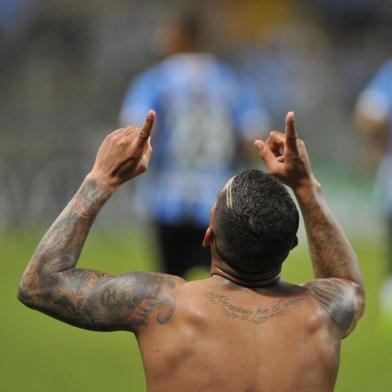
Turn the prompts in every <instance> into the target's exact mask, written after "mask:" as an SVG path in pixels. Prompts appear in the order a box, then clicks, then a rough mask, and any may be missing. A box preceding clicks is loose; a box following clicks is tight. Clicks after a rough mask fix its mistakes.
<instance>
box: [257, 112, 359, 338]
mask: <svg viewBox="0 0 392 392" xmlns="http://www.w3.org/2000/svg"><path fill="white" fill-rule="evenodd" d="M255 143H256V147H257V149H258V150H259V154H260V156H261V158H262V159H263V160H264V162H265V163H266V166H267V167H268V169H269V171H270V173H271V174H273V175H274V176H276V177H277V178H278V179H280V180H281V181H282V182H283V183H285V184H286V185H288V186H290V187H291V188H292V189H293V191H294V193H295V196H296V198H297V200H298V203H299V205H300V208H301V211H302V215H303V218H304V221H305V227H306V233H307V237H308V243H309V250H310V256H311V259H312V264H313V270H314V274H315V277H316V280H314V281H312V282H309V283H306V284H305V286H306V287H308V288H309V290H310V293H311V294H312V296H313V297H314V298H315V299H316V300H317V301H318V302H319V304H320V305H321V306H322V308H323V309H324V310H325V311H326V313H327V314H328V316H329V318H330V320H331V321H332V323H333V325H334V326H335V327H336V328H337V329H338V330H339V332H340V333H341V335H342V336H343V337H344V336H347V335H348V334H349V333H350V332H351V330H352V329H353V328H354V326H355V324H356V322H357V320H358V319H359V318H360V317H361V315H362V314H363V309H364V288H363V283H362V278H361V273H360V270H359V265H358V262H357V259H356V256H355V253H354V251H353V249H352V247H351V245H350V243H349V241H348V240H347V237H346V236H345V234H344V232H343V230H342V229H341V227H340V226H339V224H338V222H337V221H336V219H335V218H334V216H333V214H332V212H331V211H330V209H329V207H328V205H327V203H326V200H325V198H324V196H323V194H322V191H321V186H320V184H319V183H318V181H317V180H316V179H315V177H314V176H313V173H312V170H311V166H310V161H309V157H308V154H307V151H306V148H305V145H304V143H303V141H302V140H300V139H298V138H297V135H296V132H295V128H294V114H293V113H288V115H287V117H286V129H285V134H282V133H280V132H272V133H271V134H270V136H269V137H268V139H267V141H266V142H262V141H260V140H258V141H256V142H255Z"/></svg>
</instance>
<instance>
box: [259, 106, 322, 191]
mask: <svg viewBox="0 0 392 392" xmlns="http://www.w3.org/2000/svg"><path fill="white" fill-rule="evenodd" d="M255 146H256V148H257V150H258V153H259V156H260V157H261V159H262V160H263V161H264V163H265V165H266V166H267V169H268V171H269V173H270V174H272V175H273V176H275V177H277V178H278V179H279V180H280V181H281V182H283V183H284V184H286V185H288V186H289V187H291V188H292V189H293V190H294V192H297V191H299V190H300V189H302V188H307V187H312V185H314V184H317V181H316V179H315V177H314V176H313V173H312V169H311V165H310V160H309V156H308V153H307V151H306V147H305V144H304V142H303V141H302V140H301V139H299V138H298V137H297V134H296V131H295V126H294V113H293V112H288V113H287V115H286V122H285V133H282V132H278V131H272V132H271V133H270V135H269V136H268V138H267V139H266V140H265V141H262V140H256V141H255Z"/></svg>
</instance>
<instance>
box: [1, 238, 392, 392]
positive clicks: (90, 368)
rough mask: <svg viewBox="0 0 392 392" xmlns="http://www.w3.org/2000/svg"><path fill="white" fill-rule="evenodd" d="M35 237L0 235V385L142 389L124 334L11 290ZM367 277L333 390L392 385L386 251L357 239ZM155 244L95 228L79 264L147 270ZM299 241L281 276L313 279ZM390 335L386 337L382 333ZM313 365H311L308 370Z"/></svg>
mask: <svg viewBox="0 0 392 392" xmlns="http://www.w3.org/2000/svg"><path fill="white" fill-rule="evenodd" d="M38 239H39V236H36V235H22V234H20V233H19V234H13V235H6V236H3V237H2V239H0V260H1V267H2V272H1V275H0V294H1V305H2V306H1V334H0V339H1V342H0V372H1V373H0V374H1V377H0V391H1V392H14V391H15V392H25V391H29V392H35V391H37V392H38V391H39V392H47V391H50V392H52V391H56V392H63V391H72V392H79V391H80V392H82V391H83V392H89V391H95V392H100V391H116V392H121V391H127V392H129V391H136V392H138V391H144V390H145V384H144V375H143V366H142V363H141V359H140V355H139V353H138V348H137V343H136V341H135V339H134V337H133V336H132V335H130V334H128V333H122V332H121V333H120V332H115V333H96V332H88V331H83V330H80V329H77V328H74V327H71V326H68V325H65V324H62V323H60V322H58V321H56V320H52V319H50V318H49V317H47V316H44V315H42V314H40V313H38V312H34V311H31V310H29V309H27V308H26V307H24V306H23V305H21V304H20V303H19V302H18V301H17V299H16V296H15V293H16V289H17V285H18V282H19V279H20V276H21V273H22V271H23V269H24V267H25V265H26V264H27V262H28V260H29V258H30V256H31V254H32V252H33V250H34V248H35V245H36V243H37V241H38ZM354 245H355V249H356V251H357V254H358V256H359V259H360V261H361V267H362V271H363V274H364V278H365V283H366V293H367V308H366V313H365V316H364V318H363V319H362V320H361V322H360V323H359V325H358V327H357V329H356V330H355V331H354V333H353V334H352V335H351V336H350V337H349V338H348V339H346V340H345V341H344V342H343V345H342V358H341V366H340V373H339V376H338V383H337V387H336V391H341V392H342V391H344V392H346V391H355V392H361V391H363V392H374V391H377V392H388V391H392V385H391V384H392V376H391V371H392V367H391V366H392V327H389V329H388V325H387V324H386V323H383V321H382V319H381V318H380V317H379V313H378V307H377V295H378V286H379V283H380V281H381V277H382V259H383V254H384V251H383V249H382V247H381V246H380V244H379V243H377V241H355V242H354ZM152 260H155V257H154V248H153V246H152V244H151V243H150V242H148V241H147V240H146V237H145V236H143V235H142V234H137V235H133V236H132V235H130V234H129V235H125V234H123V235H121V236H120V237H119V236H116V237H111V236H107V235H103V234H97V233H93V234H92V236H91V237H90V238H89V240H88V243H87V246H86V248H85V250H84V252H83V255H82V258H81V263H80V266H83V267H89V268H94V269H98V270H104V271H109V272H113V273H122V272H126V271H130V270H153V269H156V268H155V267H156V265H154V263H153V262H152ZM311 276H312V275H311V270H310V265H309V258H308V255H307V250H306V247H305V246H300V247H299V248H297V250H295V251H293V253H292V256H291V257H290V258H289V261H288V262H287V265H286V266H285V268H284V278H285V279H286V280H289V281H293V282H301V281H303V280H308V279H310V278H311ZM388 336H389V338H388ZM309 371H311V369H309Z"/></svg>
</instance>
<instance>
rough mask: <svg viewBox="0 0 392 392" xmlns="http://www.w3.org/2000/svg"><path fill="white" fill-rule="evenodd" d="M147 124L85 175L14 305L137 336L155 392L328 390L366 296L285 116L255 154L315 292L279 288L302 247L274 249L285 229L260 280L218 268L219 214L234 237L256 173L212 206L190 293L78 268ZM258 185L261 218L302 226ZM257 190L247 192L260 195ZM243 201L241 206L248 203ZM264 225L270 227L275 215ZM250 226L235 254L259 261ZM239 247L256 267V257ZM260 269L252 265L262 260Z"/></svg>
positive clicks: (130, 168)
mask: <svg viewBox="0 0 392 392" xmlns="http://www.w3.org/2000/svg"><path fill="white" fill-rule="evenodd" d="M154 120H155V114H154V113H153V112H150V113H149V114H148V117H147V119H146V123H145V124H144V126H143V127H142V128H140V129H139V128H137V127H135V126H131V127H128V128H125V129H120V130H117V131H115V132H113V133H112V134H110V135H109V136H108V137H107V138H106V139H105V141H104V142H103V144H102V146H101V147H100V149H99V151H98V153H97V158H96V161H95V164H94V167H93V169H92V171H91V172H90V173H89V174H88V176H87V177H86V180H85V181H84V183H83V184H82V186H81V188H80V189H79V191H78V192H77V193H76V195H75V196H74V198H73V199H72V200H71V201H70V203H69V204H68V206H67V207H66V208H65V209H64V210H63V212H62V213H61V214H60V216H59V217H58V218H57V220H56V221H55V222H54V224H53V225H52V227H51V228H50V229H49V230H48V232H47V233H46V235H45V236H44V238H43V239H42V240H41V242H40V244H39V246H38V248H37V250H36V251H35V253H34V255H33V257H32V260H31V261H30V263H29V265H28V266H27V268H26V270H25V272H24V275H23V278H22V281H21V285H20V288H19V292H18V297H19V299H20V300H21V301H22V302H23V303H24V304H26V305H27V306H29V307H31V308H34V309H37V310H40V311H42V312H44V313H46V314H48V315H50V316H52V317H55V318H58V319H60V320H62V321H64V322H67V323H69V324H72V325H75V326H78V327H81V328H85V329H91V330H98V331H115V330H126V331H130V332H133V333H135V335H136V337H137V340H138V343H139V346H140V350H141V354H142V358H143V363H144V368H145V372H146V381H147V386H148V390H149V391H150V392H151V391H152V392H154V391H159V392H162V391H173V390H178V391H203V392H204V391H225V392H226V391H228V392H230V391H235V392H248V391H249V392H250V391H252V392H255V391H279V392H284V391H331V390H333V387H334V384H335V381H336V376H337V371H338V363H339V354H340V341H341V339H342V338H344V337H345V336H347V335H348V334H349V333H350V332H351V331H352V329H353V328H354V327H355V324H356V322H357V320H358V319H359V318H360V316H361V315H362V313H363V304H364V300H363V285H362V281H361V275H360V272H359V268H358V264H357V261H356V258H355V254H354V252H353V250H352V248H351V246H350V244H349V242H348V241H347V239H346V237H345V235H344V233H343V232H342V230H341V229H340V227H339V225H338V224H337V222H336V220H335V219H334V217H333V215H332V213H331V212H330V210H329V209H328V207H327V205H326V202H325V200H324V198H323V196H322V192H321V189H320V185H319V184H318V183H317V181H316V180H315V179H314V177H313V174H312V172H311V169H310V163H309V159H308V157H307V153H306V149H305V146H304V144H303V142H302V141H301V140H299V139H297V136H296V133H295V129H294V118H293V114H291V113H289V114H288V116H287V118H286V132H285V134H282V133H279V132H272V133H271V134H270V136H269V137H268V138H267V140H266V141H265V142H262V141H256V143H255V144H256V148H257V149H258V151H259V154H260V156H261V158H262V159H263V161H264V162H265V164H266V166H267V168H268V169H269V171H270V173H271V174H273V176H275V177H276V178H278V179H279V180H280V181H281V182H283V183H285V184H286V185H288V186H290V187H291V188H292V189H293V191H294V194H295V196H296V198H297V201H298V203H299V205H300V208H301V211H302V215H303V218H304V221H305V226H306V230H307V235H308V241H309V248H310V256H311V259H312V263H313V269H314V274H315V278H316V279H315V280H313V281H310V282H308V283H305V284H303V285H302V286H296V285H291V284H288V283H284V282H282V281H281V280H280V267H281V262H283V261H279V260H280V259H279V257H280V256H279V257H278V258H277V259H276V260H275V257H277V255H278V254H280V253H282V252H283V253H282V255H283V256H284V257H283V259H285V258H286V257H287V254H288V252H289V249H291V248H293V247H294V246H295V245H296V244H297V238H296V236H295V232H296V230H297V227H298V226H295V222H294V224H293V227H294V228H295V232H294V233H291V232H292V230H291V231H289V232H290V233H291V234H290V237H289V240H288V243H285V241H283V242H282V243H279V244H280V245H279V246H278V247H275V248H274V242H276V241H277V238H278V237H279V234H281V233H279V230H280V231H284V230H285V227H284V225H283V226H281V227H280V229H279V230H278V231H277V233H276V237H273V239H272V240H271V241H272V242H271V244H270V246H271V247H272V248H271V249H275V253H274V254H270V253H268V252H267V253H265V254H266V255H267V256H268V255H269V254H270V256H268V257H266V259H265V260H261V259H260V265H261V267H263V266H264V269H261V270H260V271H258V270H254V264H252V263H250V261H249V260H246V259H244V258H242V259H241V260H240V264H239V267H238V266H237V265H238V260H237V259H236V256H237V255H236V254H234V255H233V254H231V256H227V257H228V259H230V260H231V261H230V262H228V261H227V260H228V259H225V257H226V256H222V255H227V254H228V255H230V252H231V253H233V251H232V250H233V249H235V248H233V244H231V243H227V240H226V243H225V242H224V241H223V240H222V227H220V223H221V222H222V214H223V215H224V213H223V212H222V211H223V210H226V213H227V217H229V218H230V217H231V218H233V217H234V218H233V219H237V218H238V225H239V226H241V225H242V223H243V221H244V219H243V216H242V215H241V214H240V216H238V211H237V212H236V211H235V208H236V203H238V198H239V197H240V196H239V195H238V192H237V191H238V189H240V188H241V187H243V185H241V184H242V183H241V182H240V181H242V180H241V179H239V178H240V177H241V176H242V177H241V178H245V179H246V178H248V179H250V180H249V181H250V182H252V181H253V182H255V181H256V182H257V181H259V180H260V179H259V177H263V178H264V177H265V176H266V175H265V174H262V173H261V172H260V173H245V174H244V175H242V174H241V175H239V176H236V178H235V179H230V180H229V181H228V183H227V184H226V185H225V187H224V188H222V190H221V192H220V194H219V195H218V199H217V205H216V206H214V207H213V208H212V210H211V215H210V226H209V227H208V228H207V230H206V235H205V238H204V242H203V244H204V246H210V247H211V251H212V260H211V277H210V278H208V279H205V280H199V281H193V282H186V281H184V280H183V279H181V278H179V277H175V276H171V275H165V274H159V273H147V272H130V273H128V274H125V275H123V276H112V275H110V274H106V273H102V272H98V271H93V270H84V269H78V268H76V263H77V261H78V258H79V255H80V252H81V250H82V247H83V244H84V241H85V239H86V238H87V235H88V232H89V230H90V228H91V226H92V224H93V222H94V219H95V217H96V216H97V214H98V212H99V211H100V209H101V207H102V206H103V205H104V203H105V202H106V201H107V200H108V198H109V197H110V196H111V194H112V193H113V192H114V191H115V190H116V189H117V188H118V187H119V185H120V184H122V183H123V182H125V181H128V180H130V179H131V178H133V177H135V176H137V175H139V174H141V173H143V172H144V171H145V170H146V169H147V165H148V160H149V159H150V156H151V153H152V149H151V146H150V142H149V140H150V139H149V137H150V133H151V129H152V127H153V123H154ZM260 181H261V180H260ZM263 181H265V184H266V187H267V188H268V187H270V188H271V189H273V191H271V192H275V196H274V195H273V193H271V197H268V198H267V199H265V198H264V199H261V200H262V203H261V204H260V206H263V205H265V203H267V204H268V203H269V202H271V203H272V202H273V200H272V199H273V198H274V197H275V201H276V202H277V203H278V205H277V209H278V210H284V208H286V210H285V211H287V214H288V215H290V214H291V215H290V216H292V217H294V218H295V216H298V213H297V212H295V211H293V204H292V200H291V198H290V197H289V196H288V194H286V193H287V191H285V190H284V188H283V187H282V186H281V185H279V186H278V185H277V183H276V180H273V179H271V178H270V177H265V178H264V180H263ZM263 184H264V183H263ZM252 186H253V188H252ZM252 186H250V188H249V189H253V190H254V189H258V188H257V187H256V188H255V186H254V184H253V185H252ZM236 187H237V188H236ZM236 189H237V191H236ZM236 192H237V193H236ZM252 192H253V191H250V194H252ZM282 192H283V193H282ZM256 193H257V192H256ZM244 197H245V198H247V197H248V194H247V191H246V192H245V196H244ZM252 197H253V199H252V198H251V199H250V203H251V205H250V207H252V203H253V202H254V201H255V202H256V204H257V203H258V202H260V200H258V199H257V194H256V196H255V195H254V194H253V196H252ZM283 199H284V200H285V203H286V204H287V205H286V207H284V206H283V204H284V200H283ZM247 202H248V203H249V200H248V201H247ZM259 208H261V207H257V208H256V210H258V209H259ZM271 214H272V215H271V216H274V210H271ZM285 214H286V212H285V213H284V214H283V215H281V218H282V219H284V218H285V217H286V215H285ZM295 214H297V215H295ZM288 215H287V216H288ZM271 216H270V214H267V215H265V216H264V218H263V219H262V221H261V226H265V225H267V226H266V227H267V228H269V227H272V229H273V226H274V225H275V223H274V219H269V218H271ZM277 216H279V215H277ZM227 217H226V218H227ZM229 218H228V219H229ZM231 218H230V219H231ZM251 218H252V219H247V220H246V221H245V223H244V224H245V226H244V227H248V228H250V237H249V236H248V237H246V238H245V237H244V236H242V237H241V236H240V237H239V238H240V241H239V242H238V244H239V248H238V247H237V249H239V250H238V252H239V253H241V254H242V251H243V250H242V249H240V248H241V247H242V245H243V243H242V240H244V241H245V242H244V244H245V243H246V241H247V240H249V238H250V239H251V241H250V242H249V243H248V245H249V247H250V248H252V249H253V245H255V249H256V250H255V252H259V251H260V249H259V250H257V249H258V248H257V247H258V245H259V243H258V242H257V243H254V240H252V238H254V236H256V237H257V235H259V234H260V233H259V232H258V231H255V230H256V228H255V227H256V226H255V225H256V223H255V222H256V220H257V219H258V218H257V217H256V216H251ZM256 218H257V219H256ZM286 223H287V224H290V219H288V220H287V222H286ZM296 224H297V225H298V222H297V223H296ZM271 225H272V226H271ZM276 225H277V227H279V226H278V224H277V223H276ZM234 226H236V225H234ZM241 227H242V226H241ZM234 229H235V230H236V229H237V227H234ZM225 230H226V228H225V227H223V231H224V232H226V231H225ZM235 230H234V235H236V232H235ZM229 231H230V230H229ZM229 231H228V232H229ZM232 231H233V230H232ZM272 231H273V230H272ZM264 233H267V234H268V233H270V230H269V229H268V230H267V231H266V232H264ZM240 234H241V235H242V234H243V233H242V231H241V230H240ZM267 234H265V235H267ZM268 235H269V234H268ZM256 237H255V238H256ZM233 238H234V237H233ZM282 238H285V237H284V236H283V237H282ZM263 240H264V239H263V238H261V239H259V240H258V241H261V242H262V241H263ZM222 244H223V245H225V246H223V245H222ZM267 245H268V244H267ZM275 245H276V244H275ZM244 247H245V248H246V249H245V250H244V252H245V253H246V252H248V254H249V255H250V257H252V251H249V249H247V247H246V246H244ZM280 247H283V248H284V249H287V251H286V250H284V249H283V251H281V250H280ZM268 249H269V248H268ZM228 251H229V253H227V252H228ZM249 252H250V253H249ZM231 257H232V258H231ZM283 259H282V260H283ZM236 260H237V261H236ZM256 261H257V263H259V261H258V259H257V257H256ZM272 261H273V263H272ZM236 263H237V264H236ZM257 263H256V267H257V265H258V264H257ZM263 263H264V264H263ZM271 263H272V264H271ZM266 265H267V266H268V268H267V267H266ZM271 265H272V267H271ZM245 266H246V267H247V268H246V269H242V267H245ZM248 267H249V268H248ZM252 268H253V270H252ZM250 270H252V271H253V272H250Z"/></svg>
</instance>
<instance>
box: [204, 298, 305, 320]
mask: <svg viewBox="0 0 392 392" xmlns="http://www.w3.org/2000/svg"><path fill="white" fill-rule="evenodd" d="M207 297H208V299H209V300H210V301H211V302H212V303H213V304H215V305H218V306H219V307H220V308H221V310H222V312H223V314H224V315H225V316H226V317H227V318H230V319H240V320H244V321H248V322H250V323H252V324H262V323H264V322H266V321H267V320H269V319H270V318H273V317H280V316H284V315H286V314H287V313H288V312H289V311H291V310H292V309H294V308H297V307H298V306H300V305H301V303H302V302H303V301H304V298H302V297H297V298H290V299H286V300H277V301H275V302H274V303H273V304H272V306H271V307H258V308H257V309H255V310H252V309H250V308H248V307H243V306H239V305H234V304H232V303H231V301H230V298H229V297H228V296H227V295H224V294H219V293H217V292H215V291H209V292H208V293H207Z"/></svg>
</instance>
